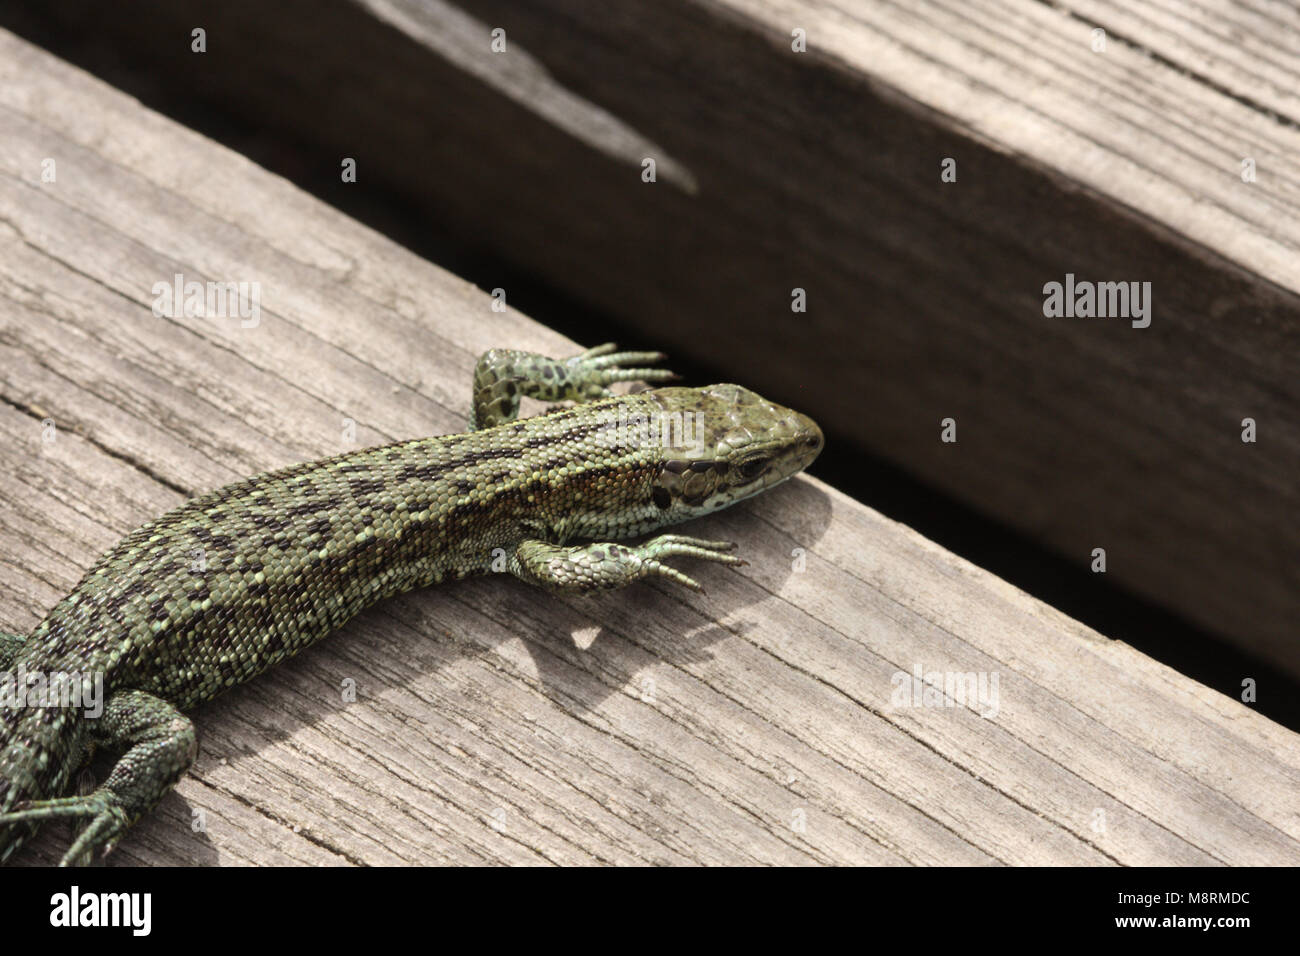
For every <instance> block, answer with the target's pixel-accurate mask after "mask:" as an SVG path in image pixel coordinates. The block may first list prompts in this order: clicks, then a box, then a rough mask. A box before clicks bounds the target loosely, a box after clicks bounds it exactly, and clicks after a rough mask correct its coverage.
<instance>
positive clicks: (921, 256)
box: [8, 0, 1300, 675]
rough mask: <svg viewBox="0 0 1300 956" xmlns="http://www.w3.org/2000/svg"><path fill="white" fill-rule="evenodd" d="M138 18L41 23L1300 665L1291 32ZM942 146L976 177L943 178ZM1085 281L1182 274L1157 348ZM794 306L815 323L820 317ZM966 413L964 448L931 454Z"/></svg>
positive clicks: (1038, 9) (1297, 240)
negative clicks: (1082, 299) (1096, 311)
mask: <svg viewBox="0 0 1300 956" xmlns="http://www.w3.org/2000/svg"><path fill="white" fill-rule="evenodd" d="M132 9H133V10H134V11H135V15H132V16H123V15H122V13H121V12H120V9H119V7H118V6H117V5H113V6H110V7H105V6H104V5H102V4H94V3H90V2H88V0H83V2H82V3H80V4H78V3H76V2H69V3H64V4H59V5H54V6H52V7H50V8H49V10H48V11H46V10H45V9H44V8H42V12H40V13H24V14H22V16H24V17H36V18H38V19H41V18H57V17H65V18H67V20H66V22H67V23H68V24H69V25H70V26H71V27H74V28H75V29H77V30H80V31H82V32H85V33H88V34H92V35H97V36H101V37H116V38H117V44H118V47H119V49H118V50H117V52H116V55H115V57H114V63H113V66H114V68H119V69H120V68H123V67H124V65H125V64H129V63H130V62H132V60H133V58H135V61H136V63H137V68H138V69H140V68H142V69H145V70H147V71H150V72H151V73H152V74H153V75H154V77H155V78H154V79H153V81H152V82H153V83H154V84H155V85H168V84H171V85H176V86H178V87H179V88H181V89H183V90H185V91H186V92H185V95H186V96H189V97H204V98H206V99H207V100H208V101H210V102H217V103H219V104H221V106H222V108H223V109H232V110H234V111H236V112H238V113H240V114H241V115H243V116H244V117H246V118H247V119H248V120H249V121H250V122H251V123H252V124H253V125H254V126H257V127H262V128H267V129H275V130H277V131H279V132H280V135H284V134H285V133H288V132H291V133H292V134H293V135H295V136H296V137H298V138H300V139H301V140H302V141H304V142H306V143H309V144H313V145H314V146H315V147H317V149H318V154H319V156H320V163H319V173H318V174H313V173H312V172H311V169H310V168H302V167H301V164H299V165H298V166H295V169H296V172H297V174H298V175H301V176H302V177H303V178H304V179H306V180H308V181H310V182H312V183H314V184H315V186H316V188H319V189H321V190H322V191H323V192H326V193H327V194H332V193H333V192H334V191H336V190H337V189H338V188H339V187H338V186H337V185H335V186H334V187H332V188H331V187H330V186H329V185H328V179H329V178H330V177H336V175H337V174H336V162H337V160H336V157H338V156H345V155H346V156H355V157H356V158H357V159H358V162H359V163H360V169H361V175H362V176H363V177H364V180H365V182H366V183H367V184H369V186H368V188H373V187H377V188H380V189H383V190H388V191H391V192H393V193H394V194H396V195H399V196H401V197H402V198H403V199H405V200H409V201H410V203H411V204H412V205H414V206H415V207H416V208H419V209H421V210H422V211H424V212H425V213H426V214H427V220H428V222H429V223H430V226H429V228H430V231H431V232H434V233H437V234H439V235H445V236H448V237H452V238H453V239H454V241H456V242H458V243H460V244H461V245H463V246H465V245H468V246H474V245H478V246H486V247H488V248H491V249H492V250H494V251H495V252H496V253H497V254H498V255H500V256H503V257H504V258H506V259H508V260H512V261H514V262H516V263H519V264H520V265H521V266H523V267H525V268H527V269H529V270H531V271H532V272H534V273H535V274H538V275H540V276H542V277H544V278H545V280H546V281H548V282H550V283H552V284H553V285H555V286H558V287H561V288H564V289H565V290H566V291H567V292H568V293H570V294H571V295H573V296H574V297H576V298H578V299H580V300H582V301H585V302H588V303H590V304H592V305H594V306H597V307H599V308H601V309H603V310H606V311H607V312H608V313H609V314H610V315H611V316H614V317H616V318H618V319H621V320H622V321H625V322H628V323H629V324H630V325H632V326H634V327H635V332H636V336H637V337H638V338H641V339H653V340H654V341H656V342H659V343H661V344H663V345H664V346H666V347H668V348H670V349H671V350H672V351H674V352H675V353H676V354H679V355H682V354H685V355H689V356H690V357H691V358H692V359H694V360H695V361H696V362H699V363H704V364H707V365H708V366H710V367H712V368H715V369H716V370H717V375H718V377H719V378H732V379H734V378H745V377H753V376H754V375H755V373H758V374H761V376H762V378H763V380H764V382H765V384H766V386H767V388H768V390H769V391H770V392H772V397H773V398H775V399H778V400H783V401H787V402H789V403H791V404H798V405H800V406H801V407H806V408H808V409H809V411H810V412H811V413H813V414H815V415H816V416H817V417H818V419H819V420H821V421H822V422H823V424H824V426H825V427H826V428H827V429H828V430H829V431H830V433H831V434H833V435H834V436H835V437H836V438H837V439H838V440H839V441H840V442H850V441H853V442H858V443H860V446H861V447H862V448H864V449H868V450H870V451H871V452H872V453H873V454H875V455H877V456H879V457H881V458H884V459H887V460H888V461H890V462H893V463H894V464H896V465H899V466H901V467H902V468H903V469H906V470H907V471H908V472H909V473H911V474H914V475H916V476H918V477H919V478H921V479H922V480H924V481H925V482H927V483H929V484H930V485H931V486H933V487H936V488H939V489H942V490H943V491H944V492H946V493H948V494H949V495H951V496H953V497H954V498H956V499H958V500H960V501H963V502H965V503H967V504H969V505H971V506H973V507H974V508H976V509H978V510H979V511H980V512H982V513H985V514H989V515H992V516H994V517H996V518H998V519H1000V520H1002V521H1003V522H1005V523H1006V524H1007V525H1008V526H1010V527H1012V528H1015V529H1017V530H1018V531H1020V532H1023V533H1024V534H1026V535H1028V536H1030V537H1031V538H1032V539H1034V540H1035V541H1038V542H1040V543H1042V544H1045V545H1047V546H1049V547H1051V548H1052V549H1054V550H1055V551H1057V552H1058V553H1060V554H1062V555H1065V556H1067V557H1068V558H1069V559H1070V560H1072V561H1074V562H1075V563H1076V565H1077V566H1078V567H1079V568H1080V571H1081V573H1080V575H1079V585H1078V586H1079V587H1080V588H1087V587H1089V586H1090V585H1091V584H1092V583H1095V581H1096V580H1097V579H1090V578H1089V575H1088V574H1087V572H1086V568H1087V565H1088V562H1089V560H1090V557H1091V554H1092V551H1093V549H1094V548H1097V547H1102V548H1105V549H1106V551H1107V555H1108V571H1107V575H1108V576H1107V579H1106V580H1108V581H1110V582H1114V583H1116V584H1117V585H1119V586H1120V587H1122V588H1125V589H1129V590H1131V591H1134V592H1137V593H1140V594H1142V595H1144V596H1146V597H1148V598H1150V599H1153V600H1155V601H1157V602H1159V603H1161V604H1163V605H1164V606H1165V607H1167V608H1170V609H1172V610H1174V611H1176V612H1177V613H1179V614H1182V615H1184V616H1186V618H1188V619H1189V620H1190V621H1192V622H1195V623H1196V624H1198V625H1200V626H1201V627H1204V628H1207V629H1209V630H1211V631H1213V632H1217V633H1219V634H1222V635H1225V636H1226V637H1228V638H1230V639H1231V640H1233V641H1235V642H1236V643H1237V644H1238V645H1240V646H1241V647H1242V648H1245V649H1248V650H1250V651H1252V652H1255V653H1257V654H1259V655H1262V656H1263V657H1265V658H1267V659H1268V660H1270V661H1271V662H1273V663H1275V664H1276V665H1278V666H1280V667H1283V668H1286V669H1288V670H1290V671H1291V672H1292V673H1294V674H1298V675H1300V647H1298V646H1297V642H1296V631H1295V624H1294V622H1295V621H1296V620H1297V619H1300V536H1298V535H1296V534H1295V533H1294V530H1293V525H1294V522H1291V521H1287V520H1285V519H1286V516H1288V515H1294V514H1295V513H1296V512H1297V510H1300V486H1298V485H1297V482H1296V480H1295V476H1296V474H1297V473H1300V421H1298V420H1297V416H1296V415H1295V409H1296V407H1297V404H1298V403H1300V375H1297V363H1296V358H1297V355H1300V295H1297V293H1298V292H1300V268H1297V266H1296V263H1297V261H1298V260H1297V251H1298V250H1300V216H1297V211H1300V197H1298V196H1297V189H1298V187H1297V183H1300V129H1298V125H1297V117H1298V116H1300V109H1297V100H1298V99H1300V97H1297V94H1296V89H1297V85H1298V84H1297V80H1298V79H1300V14H1297V12H1296V11H1295V9H1293V8H1289V7H1286V6H1285V5H1282V6H1279V5H1278V4H1276V3H1273V2H1270V0H1251V2H1245V3H1230V2H1228V0H1213V2H1210V3H1201V4H1195V5H1187V4H1184V3H1176V2H1173V0H1160V2H1157V3H1152V4H1147V5H1143V6H1142V7H1141V9H1137V8H1134V7H1133V6H1132V5H1131V4H1128V3H1124V2H1120V0H1061V2H1055V3H1052V4H1046V3H1041V2H1035V0H975V2H971V0H961V2H955V0H908V2H906V3H884V4H882V3H860V4H851V5H844V4H834V3H824V2H820V0H802V2H798V3H794V2H787V0H662V2H656V3H644V2H641V0H608V2H603V3H601V4H600V5H599V15H595V14H594V12H593V8H592V7H591V5H590V4H589V3H587V2H583V0H528V2H526V3H523V2H519V0H464V2H457V3H455V4H452V3H448V2H443V0H323V2H322V0H285V2H282V3H278V4H275V5H274V6H273V7H268V6H267V5H266V4H263V3H260V2H254V0H231V2H228V3H225V4H221V5H219V7H216V8H214V7H212V5H210V4H198V3H195V2H193V0H190V2H178V0H166V2H161V0H137V2H134V3H133V4H132ZM8 15H9V16H11V17H17V16H19V13H17V12H16V11H15V12H11V13H9V14H8ZM200 23H201V24H203V25H205V26H206V28H207V29H208V31H209V38H210V42H209V52H208V53H206V54H204V55H203V56H202V57H196V56H195V55H194V54H192V53H190V52H189V48H188V40H187V38H188V35H189V30H190V29H191V28H192V27H193V26H194V25H195V24H200ZM493 28H501V29H504V30H505V34H506V38H507V44H508V45H507V52H506V53H504V54H494V53H493V52H491V49H490V47H489V43H490V39H491V38H490V30H492V29H493ZM796 28H798V29H802V30H804V31H806V35H807V44H808V52H807V53H795V52H793V51H792V49H791V34H792V31H793V30H795V29H796ZM1096 28H1101V29H1104V30H1106V31H1107V34H1106V47H1105V52H1094V50H1093V47H1092V40H1093V37H1092V31H1093V30H1094V29H1096ZM142 30H143V31H146V34H147V36H148V37H149V38H150V39H149V40H148V41H147V42H145V41H144V40H142V39H141V33H140V31H142ZM146 51H147V52H146ZM288 61H292V64H293V66H292V69H291V70H288V69H287V68H286V67H285V66H284V64H285V63H286V62H288ZM148 82H149V81H146V85H147V84H148ZM160 98H161V99H163V100H167V97H166V96H165V95H164V96H161V97H160ZM170 102H172V103H173V104H174V103H176V98H173V99H172V100H170ZM181 102H182V104H183V103H184V102H185V101H184V100H183V99H182V100H181ZM645 155H649V156H652V157H654V158H656V159H657V160H658V161H659V162H660V171H661V181H660V182H658V183H656V184H654V185H647V184H645V183H643V182H641V179H640V171H641V170H640V166H639V163H640V160H641V159H642V158H643V156H645ZM327 157H328V158H327ZM946 157H951V158H953V159H955V160H956V161H957V170H958V179H957V182H955V183H943V182H941V181H940V175H939V174H940V163H941V161H942V160H943V159H944V158H946ZM489 158H490V159H489ZM1247 158H1250V159H1253V160H1254V161H1255V163H1256V166H1257V171H1258V181H1256V182H1253V183H1244V182H1243V181H1242V178H1241V164H1242V161H1243V160H1244V159H1247ZM611 210H616V214H611ZM1066 273H1072V274H1074V275H1076V276H1078V277H1079V278H1081V279H1088V280H1091V281H1130V280H1131V281H1149V282H1151V283H1152V291H1153V310H1154V311H1153V316H1152V325H1151V327H1150V328H1148V329H1142V330H1138V329H1132V328H1130V327H1129V326H1128V324H1127V323H1126V322H1123V321H1121V320H1098V319H1092V320H1087V319H1047V318H1044V316H1043V312H1042V306H1043V293H1042V289H1043V286H1044V284H1045V283H1047V282H1051V281H1061V280H1063V278H1064V276H1065V275H1066ZM794 287H800V288H803V289H805V290H806V291H807V296H808V308H809V311H808V313H807V314H806V315H797V316H792V315H791V313H790V300H791V290H792V289H793V288H794ZM727 317H730V318H729V319H728V318H727ZM813 367H816V368H818V369H820V374H818V375H817V376H812V377H810V376H809V375H808V374H807V369H809V368H813ZM846 382H852V383H853V385H852V387H846V386H845V383H846ZM863 409H867V410H869V413H866V414H864V413H863ZM949 417H951V418H953V419H955V420H956V422H957V423H958V435H959V441H958V443H957V444H956V445H948V444H943V443H941V442H940V441H939V440H938V434H939V428H940V425H939V423H940V422H941V421H942V420H943V419H945V418H949ZM1245 418H1252V419H1254V420H1255V421H1256V423H1257V426H1258V435H1259V441H1258V442H1257V443H1255V444H1244V443H1243V442H1242V441H1241V440H1240V433H1241V430H1242V421H1243V419H1245Z"/></svg>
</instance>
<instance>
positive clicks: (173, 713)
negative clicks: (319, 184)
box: [0, 345, 822, 865]
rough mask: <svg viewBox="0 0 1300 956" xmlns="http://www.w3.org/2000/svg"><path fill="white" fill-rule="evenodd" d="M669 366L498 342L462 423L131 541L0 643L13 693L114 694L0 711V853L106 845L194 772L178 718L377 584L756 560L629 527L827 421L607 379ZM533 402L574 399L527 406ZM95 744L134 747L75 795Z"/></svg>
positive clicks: (555, 582)
mask: <svg viewBox="0 0 1300 956" xmlns="http://www.w3.org/2000/svg"><path fill="white" fill-rule="evenodd" d="M662 358H663V356H662V355H661V354H660V353H657V352H616V351H615V347H614V346H613V345H602V346H599V347H597V348H594V349H590V350H588V351H586V352H584V353H582V354H581V355H578V356H575V357H573V358H570V359H567V360H555V359H550V358H546V357H545V356H541V355H536V354H533V353H528V352H517V351H510V350H505V349H494V350H492V351H490V352H488V353H486V354H485V355H484V356H483V357H482V358H481V359H480V360H479V362H478V365H477V367H476V369H475V373H474V392H473V410H472V419H471V425H470V431H468V432H466V433H464V434H460V435H448V436H442V437H435V438H420V439H415V440H413V441H404V442H397V443H395V444H391V445H384V446H380V447H377V448H369V449H366V450H364V451H358V452H352V453H348V454H344V455H340V456H337V457H334V458H327V459H323V460H320V461H312V462H306V463H303V464H299V465H294V466H291V467H288V468H284V469H281V470H279V471H273V472H268V473H266V474H262V475H257V476H255V477H253V478H248V479H246V480H244V481H240V482H236V483H234V484H230V485H226V486H225V487H223V488H218V489H217V490H216V491H212V492H210V493H208V494H205V495H202V496H201V497H198V498H194V499H191V500H190V501H188V502H186V503H185V504H183V505H181V506H180V507H178V508H176V509H174V510H173V511H170V512H168V513H167V514H165V515H163V516H162V517H161V518H158V519H157V520H155V521H152V522H150V523H149V524H146V525H144V526H143V527H141V528H139V529H137V530H136V531H135V532H133V533H132V534H130V535H128V536H127V537H126V538H124V539H123V540H122V541H121V542H120V543H119V544H118V545H117V546H116V547H114V548H113V549H112V550H111V551H109V552H108V553H107V554H106V555H104V556H103V557H102V558H101V559H100V560H99V562H98V563H97V564H95V566H94V567H92V568H91V569H90V571H88V572H87V573H86V575H85V577H83V578H82V580H81V582H80V583H79V584H78V585H77V587H76V588H75V589H74V590H73V591H72V593H71V594H69V595H68V596H67V597H65V598H63V599H62V600H61V601H60V602H59V603H58V604H57V605H56V606H55V607H54V609H53V610H51V611H50V613H49V615H48V616H47V617H46V618H45V619H44V620H43V621H42V622H41V623H40V624H39V625H37V627H36V629H35V630H34V631H33V632H32V633H31V635H30V636H28V637H27V638H26V639H23V638H21V637H18V636H15V635H3V637H2V638H0V672H7V675H10V679H11V684H12V680H13V679H12V676H11V675H13V674H16V673H21V674H24V675H32V674H40V675H44V677H45V679H47V680H52V679H53V678H52V675H59V674H63V675H73V676H74V677H75V678H76V679H78V680H87V681H88V680H90V679H91V677H92V676H93V677H94V678H95V679H101V680H102V684H101V685H100V686H102V688H103V702H102V713H101V714H99V715H98V716H93V715H89V714H87V712H85V711H84V710H82V709H79V708H77V707H72V706H60V705H59V703H58V701H52V700H51V699H50V698H49V697H47V698H45V699H42V700H39V701H35V702H34V701H32V700H30V699H25V700H16V701H15V700H11V701H10V702H9V705H8V706H4V705H0V860H4V859H8V858H9V856H10V855H11V854H12V853H13V852H14V850H16V849H17V848H18V847H19V846H20V845H21V844H22V842H23V841H24V840H25V839H27V838H28V837H29V836H30V835H31V834H32V833H33V832H35V830H36V828H37V826H38V825H39V824H40V823H41V822H43V821H46V820H51V819H55V818H73V819H76V820H80V821H84V823H85V826H84V828H83V829H82V830H81V832H80V834H79V835H78V836H77V838H76V839H75V841H74V842H73V844H72V846H71V847H70V848H69V849H68V851H67V853H66V854H65V855H64V857H63V864H64V865H68V864H77V863H83V862H86V861H88V860H89V859H91V858H92V857H93V855H94V853H95V851H97V850H100V849H103V850H104V852H107V851H108V850H110V849H111V848H112V847H113V846H114V845H115V844H116V842H117V841H118V840H119V839H120V838H121V836H122V835H123V833H125V832H126V830H127V829H128V828H129V827H130V826H131V825H132V824H133V823H134V822H135V821H136V820H138V819H139V818H140V817H141V815H143V814H144V813H145V812H147V811H148V810H150V809H151V808H152V807H153V806H154V805H155V804H157V803H158V801H159V800H161V799H162V797H163V796H164V795H165V794H166V793H167V792H168V791H169V790H170V789H171V788H172V787H173V786H174V785H175V784H176V782H177V781H178V780H179V779H180V778H181V776H182V775H183V774H184V773H185V772H186V770H187V769H188V768H189V767H190V765H191V764H192V763H193V761H194V758H195V754H196V752H197V743H196V739H195V733H194V725H193V724H192V723H191V722H190V720H189V718H187V717H186V716H185V714H184V712H185V711H187V710H189V709H191V708H193V707H194V706H195V705H197V704H199V703H201V702H203V701H206V700H209V699H211V698H212V697H215V696H216V695H217V694H219V693H221V692H222V691H224V690H226V689H227V688H230V687H233V686H234V685H236V684H239V683H241V682H243V681H246V680H248V679H250V678H252V677H254V676H256V675H257V674H260V673H261V672H263V671H265V670H266V669H267V668H269V667H272V666H273V665H275V664H276V663H278V662H280V661H282V660H284V659H286V658H288V657H291V656H292V655H294V654H296V653H297V652H298V651H301V650H302V649H303V648H305V647H307V646H309V645H310V644H312V643H314V642H315V641H317V640H319V639H320V638H322V637H324V636H325V635H326V634H328V633H330V632H331V631H333V630H335V629H337V628H338V627H340V626H341V625H342V624H343V623H344V622H346V621H347V620H349V619H350V618H352V617H353V616H354V615H356V614H357V613H358V612H359V611H361V610H362V609H363V608H366V607H368V606H370V605H372V604H374V603H375V602H376V601H379V600H381V599H382V598H385V597H388V596H390V595H394V594H398V593H400V592H404V591H409V590H411V589H413V588H418V587H423V586H425V585H429V584H435V583H438V582H441V581H446V580H449V579H451V580H454V579H458V578H463V577H466V576H468V575H472V574H480V573H484V572H488V571H491V570H508V571H509V572H510V573H511V574H513V575H515V576H516V577H519V578H522V579H523V580H525V581H529V582H531V583H533V584H537V585H541V586H542V587H546V588H550V589H556V590H561V591H590V590H593V589H598V588H617V587H622V586H624V585H626V584H629V583H631V582H633V581H635V580H637V579H639V578H644V577H649V576H652V575H658V576H662V577H666V578H670V579H671V580H674V581H677V582H678V583H680V584H683V585H685V586H686V587H688V588H691V589H693V590H697V591H698V590H700V585H699V584H698V583H697V582H696V581H694V580H693V579H691V578H690V577H688V576H687V575H685V574H684V573H682V572H681V571H679V570H677V569H675V568H673V567H671V566H669V565H668V564H667V563H666V560H667V559H669V558H677V557H694V558H702V559H704V560H708V561H715V562H718V563H721V564H728V565H738V564H743V563H744V562H743V561H741V560H740V559H739V558H737V557H735V556H733V555H731V554H728V553H726V552H728V551H730V550H731V549H732V548H733V547H734V545H733V544H731V543H729V542H719V541H703V540H699V539H696V538H688V537H682V536H680V535H674V534H665V535H660V536H658V537H655V538H652V539H651V540H650V541H648V542H646V543H644V544H640V545H623V544H617V543H614V540H615V539H622V538H628V537H633V536H638V535H642V534H646V533H648V532H651V531H655V530H657V529H660V528H663V527H666V526H668V525H673V524H676V523H678V522H681V521H686V520H688V519H690V518H694V517H696V516H699V515H705V514H709V513H711V512H713V511H716V510H717V509H719V508H722V507H725V506H727V505H729V504H732V503H734V502H736V501H740V500H741V499H743V498H747V497H749V496H751V495H753V494H756V493H758V492H759V491H762V490H763V489H765V488H770V487H772V486H773V485H775V484H777V483H779V482H782V481H785V480H786V479H787V478H790V477H791V476H793V475H795V474H797V473H798V472H799V471H801V470H802V469H803V468H805V467H806V466H807V465H808V464H809V463H810V462H812V460H813V459H814V458H816V457H817V454H818V453H819V452H820V451H821V446H822V434H821V431H820V430H819V429H818V428H817V425H816V424H814V423H813V421H812V420H811V419H809V418H808V417H806V416H804V415H801V414H799V413H798V412H794V411H791V410H789V409H786V408H782V407H780V406H778V405H773V404H771V403H770V402H767V401H765V400H763V399H762V398H760V397H759V396H758V395H755V394H754V393H753V392H751V391H748V390H747V389H744V388H741V387H740V386H738V385H714V386H711V387H708V388H681V387H664V388H657V389H650V390H646V391H642V392H638V393H634V394H630V395H622V396H616V395H614V394H613V393H612V392H611V391H610V390H609V388H608V386H609V385H611V384H612V383H615V382H626V381H637V380H639V381H645V382H663V381H666V380H669V379H671V378H673V377H674V376H673V375H672V373H670V372H667V371H665V370H663V369H656V368H624V367H622V366H625V365H627V364H628V363H637V364H642V365H646V364H654V363H656V362H658V361H660V360H661V359H662ZM521 396H529V397H533V398H538V399H541V400H543V401H552V402H558V401H573V402H576V403H577V404H575V405H573V406H571V407H565V408H554V409H551V410H550V411H548V412H546V413H545V414H542V415H538V416H535V417H533V418H527V419H523V420H517V419H518V414H519V400H520V397H521ZM574 540H579V541H588V542H593V541H594V542H596V543H588V544H569V543H568V542H570V541H574ZM196 553H197V554H200V555H201V556H202V560H199V561H196V560H195V555H196ZM4 676H6V674H4V673H0V677H4ZM28 679H30V678H29V677H25V678H24V680H28ZM19 690H20V692H21V690H22V689H21V688H20V689H19ZM69 699H72V700H75V699H77V698H75V697H73V698H69ZM64 703H65V704H66V703H67V700H66V699H65V701H64ZM95 747H105V748H109V749H111V750H112V751H114V752H119V753H120V754H121V756H120V757H119V758H118V760H117V762H116V763H115V764H114V766H113V768H112V770H111V772H110V773H109V774H108V776H107V777H106V778H105V780H104V781H103V783H102V784H101V785H100V786H99V787H98V788H97V789H95V790H93V791H92V792H91V793H89V794H86V795H84V796H63V794H66V793H67V792H68V790H69V788H70V785H71V783H72V780H73V777H74V775H75V774H76V772H77V771H78V769H79V768H80V767H81V766H82V765H84V763H85V762H86V760H87V759H88V758H89V755H90V754H91V752H92V751H93V750H94V748H95Z"/></svg>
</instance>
